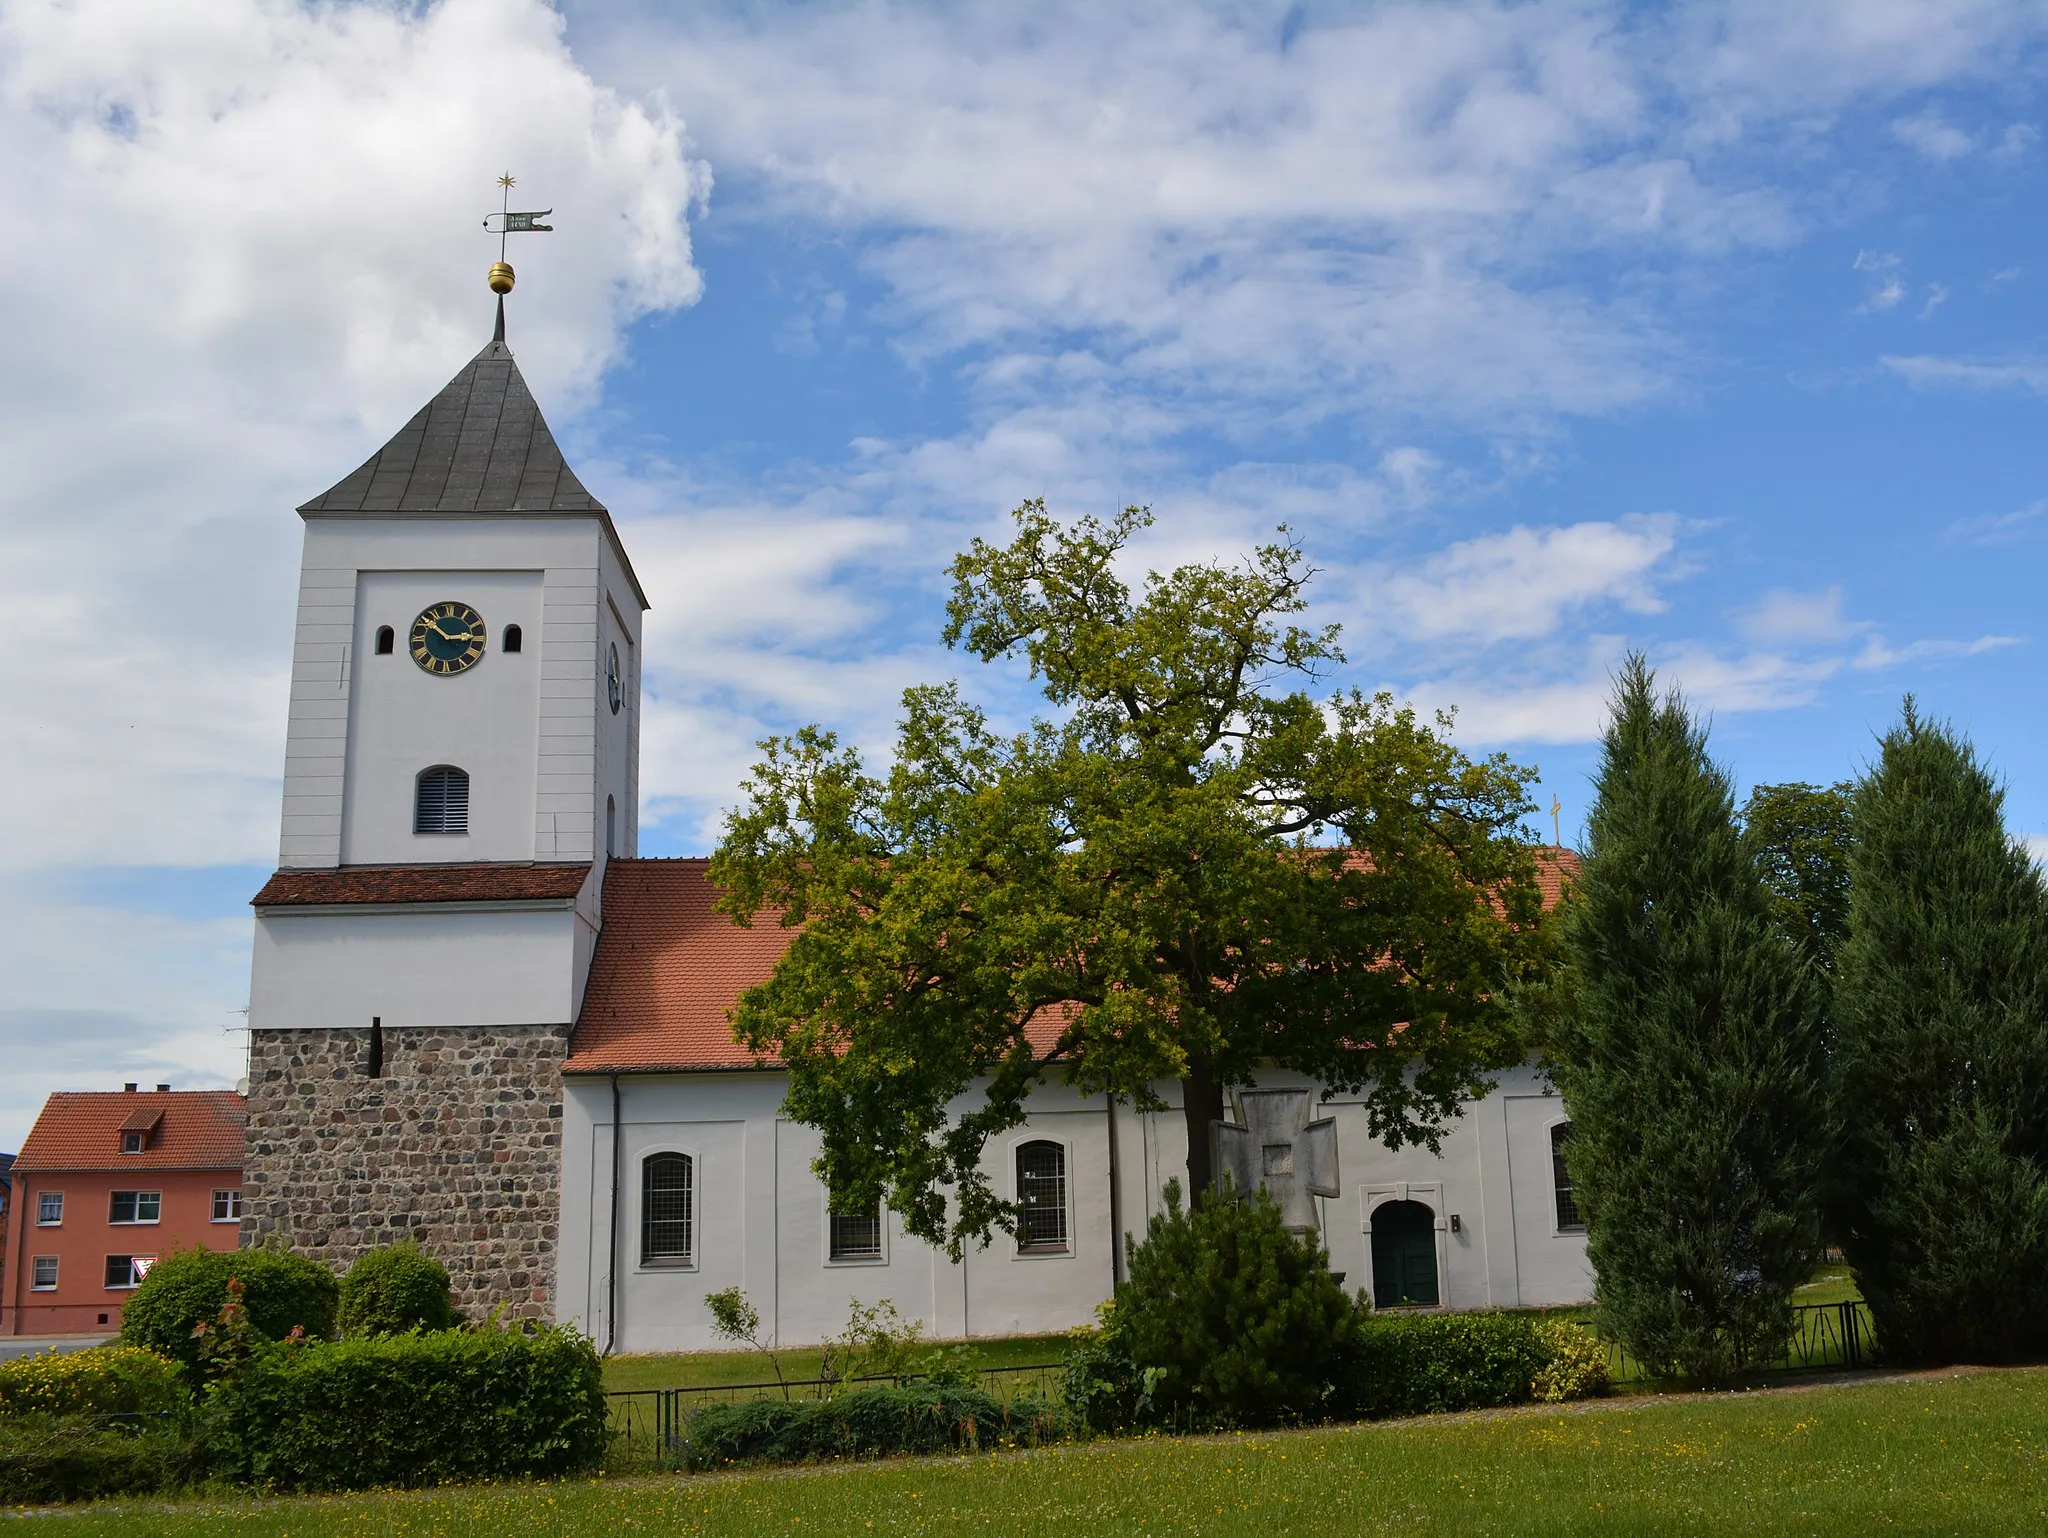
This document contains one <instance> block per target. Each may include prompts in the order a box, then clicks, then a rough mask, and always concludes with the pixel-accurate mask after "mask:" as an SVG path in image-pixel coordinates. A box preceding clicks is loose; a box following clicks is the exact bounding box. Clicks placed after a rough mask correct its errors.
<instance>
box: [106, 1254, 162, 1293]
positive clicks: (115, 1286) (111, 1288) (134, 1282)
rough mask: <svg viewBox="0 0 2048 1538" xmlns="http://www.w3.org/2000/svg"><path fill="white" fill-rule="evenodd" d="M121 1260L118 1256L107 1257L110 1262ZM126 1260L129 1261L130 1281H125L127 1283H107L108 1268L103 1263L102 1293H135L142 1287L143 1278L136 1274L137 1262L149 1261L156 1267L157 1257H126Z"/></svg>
mask: <svg viewBox="0 0 2048 1538" xmlns="http://www.w3.org/2000/svg"><path fill="white" fill-rule="evenodd" d="M121 1258H122V1257H120V1256H116V1255H109V1256H107V1259H108V1260H118V1259H121ZM126 1259H127V1261H128V1280H127V1281H125V1282H110V1281H107V1280H106V1267H105V1264H104V1262H103V1263H102V1264H101V1268H100V1291H102V1292H133V1291H134V1290H135V1289H136V1288H138V1287H140V1286H141V1285H142V1278H141V1277H139V1276H137V1275H136V1274H135V1262H136V1261H138V1260H146V1261H148V1262H149V1263H150V1264H151V1265H154V1264H155V1263H156V1257H155V1256H154V1255H129V1256H127V1257H126Z"/></svg>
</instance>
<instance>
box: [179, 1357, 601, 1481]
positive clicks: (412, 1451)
mask: <svg viewBox="0 0 2048 1538" xmlns="http://www.w3.org/2000/svg"><path fill="white" fill-rule="evenodd" d="M210 1403H211V1404H213V1405H214V1406H217V1407H218V1408H219V1410H220V1411H221V1412H222V1413H223V1415H224V1416H225V1418H226V1420H227V1423H228V1425H229V1426H230V1427H231V1428H232V1433H231V1434H232V1438H233V1440H234V1442H235V1444H236V1446H237V1448H238V1462H239V1465H240V1466H239V1469H238V1470H237V1473H238V1474H239V1476H240V1477H241V1478H243V1479H246V1480H250V1481H253V1482H255V1483H257V1484H262V1485H268V1486H271V1487H272V1488H275V1489H280V1490H359V1489H364V1488H367V1487H369V1486H373V1485H421V1484H437V1483H442V1482H445V1481H465V1480H477V1479H501V1478H507V1477H511V1476H517V1475H560V1474H568V1473H573V1472H576V1471H578V1470H582V1469H588V1468H592V1467H594V1466H596V1464H597V1463H598V1461H599V1460H600V1459H601V1458H602V1456H603V1453H604V1446H605V1400H604V1375H603V1370H602V1367H601V1365H600V1364H599V1362H598V1357H597V1352H596V1350H595V1349H594V1348H593V1347H592V1346H591V1344H590V1342H589V1341H587V1340H585V1339H584V1338H583V1337H582V1336H581V1335H578V1334H577V1333H576V1332H575V1331H573V1330H568V1329H560V1328H555V1329H535V1330H530V1331H528V1330H507V1331H499V1330H493V1329H480V1330H443V1331H439V1332H436V1333H434V1334H430V1335H418V1334H408V1335H375V1336H368V1337H364V1338H361V1339H356V1340H344V1341H339V1342H325V1341H323V1342H316V1343H315V1342H304V1343H302V1342H290V1343H279V1344H267V1345H262V1346H259V1347H258V1348H257V1349H256V1351H255V1352H254V1354H253V1355H252V1356H251V1357H250V1359H249V1361H248V1363H247V1364H246V1365H245V1366H244V1367H243V1369H242V1370H241V1371H240V1372H238V1373H237V1374H235V1376H233V1377H232V1378H228V1379H224V1380H222V1381H221V1382H220V1383H219V1384H218V1385H217V1386H216V1388H215V1389H214V1390H213V1393H212V1395H211V1396H210Z"/></svg>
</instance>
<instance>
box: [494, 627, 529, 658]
mask: <svg viewBox="0 0 2048 1538" xmlns="http://www.w3.org/2000/svg"><path fill="white" fill-rule="evenodd" d="M525 639H526V636H525V633H524V632H522V631H521V630H520V628H519V627H518V626H517V625H507V626H506V627H505V644H504V645H503V646H501V647H499V648H498V650H499V651H502V652H516V651H518V650H519V647H520V645H521V643H522V642H524V641H525Z"/></svg>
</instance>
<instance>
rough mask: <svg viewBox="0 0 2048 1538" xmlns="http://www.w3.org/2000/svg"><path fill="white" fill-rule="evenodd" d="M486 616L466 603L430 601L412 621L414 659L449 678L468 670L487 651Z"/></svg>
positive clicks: (430, 670) (428, 669)
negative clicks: (484, 618)
mask: <svg viewBox="0 0 2048 1538" xmlns="http://www.w3.org/2000/svg"><path fill="white" fill-rule="evenodd" d="M484 634H485V632H484V620H483V616H482V615H481V614H479V613H477V612H476V610H474V609H472V608H471V607H470V606H469V605H468V604H466V603H455V602H452V601H451V602H446V603H430V604H428V605H427V606H426V608H424V609H422V610H421V611H420V617H419V618H418V619H416V620H414V621H413V622H412V636H411V640H410V643H409V644H410V645H411V647H412V660H413V661H415V662H417V663H418V664H419V665H420V666H421V667H423V668H425V669H426V670H427V671H428V672H429V673H437V674H439V675H440V676H441V677H443V678H447V677H449V676H451V675H452V674H455V673H467V672H468V671H469V670H470V669H471V668H473V667H475V666H476V665H477V662H478V661H479V660H480V659H481V658H482V657H483V654H484Z"/></svg>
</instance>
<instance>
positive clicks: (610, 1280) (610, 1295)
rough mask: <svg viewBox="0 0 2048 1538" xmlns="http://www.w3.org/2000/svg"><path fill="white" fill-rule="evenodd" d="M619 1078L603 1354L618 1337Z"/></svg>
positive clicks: (615, 1091) (614, 1088)
mask: <svg viewBox="0 0 2048 1538" xmlns="http://www.w3.org/2000/svg"><path fill="white" fill-rule="evenodd" d="M620 1157H621V1154H620V1149H619V1076H618V1075H617V1074H613V1075H612V1212H611V1220H612V1244H611V1248H610V1249H608V1250H607V1251H605V1261H604V1354H605V1355H606V1356H610V1355H611V1354H612V1347H613V1345H615V1344H616V1343H617V1341H618V1338H619V1160H620Z"/></svg>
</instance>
